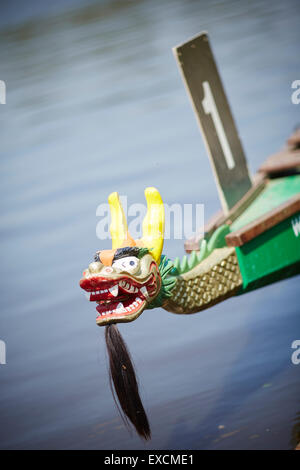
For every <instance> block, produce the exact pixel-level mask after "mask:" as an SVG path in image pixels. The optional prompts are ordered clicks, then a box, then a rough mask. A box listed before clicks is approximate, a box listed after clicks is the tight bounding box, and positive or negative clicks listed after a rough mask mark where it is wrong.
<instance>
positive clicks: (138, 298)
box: [80, 272, 157, 325]
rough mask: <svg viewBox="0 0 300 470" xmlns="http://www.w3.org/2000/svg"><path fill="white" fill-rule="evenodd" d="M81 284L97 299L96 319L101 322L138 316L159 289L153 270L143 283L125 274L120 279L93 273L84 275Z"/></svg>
mask: <svg viewBox="0 0 300 470" xmlns="http://www.w3.org/2000/svg"><path fill="white" fill-rule="evenodd" d="M80 287H82V289H84V290H86V291H87V292H89V293H90V301H91V302H97V303H98V305H97V307H96V310H97V312H98V316H97V319H96V322H97V324H98V325H100V324H107V323H113V320H116V321H131V320H134V319H135V318H137V316H138V315H139V314H140V313H142V311H143V310H144V308H145V305H146V303H147V301H149V298H150V297H153V296H154V294H155V293H156V291H157V279H156V276H155V275H154V273H153V272H151V275H150V276H149V278H148V279H147V281H146V282H144V283H139V282H138V281H136V280H134V279H133V278H131V277H129V276H125V275H124V276H120V277H118V278H117V279H111V278H110V279H108V278H107V277H103V276H99V275H98V276H97V275H94V276H91V277H87V278H86V277H84V278H82V279H81V280H80Z"/></svg>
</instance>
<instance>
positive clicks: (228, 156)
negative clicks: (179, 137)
mask: <svg viewBox="0 0 300 470" xmlns="http://www.w3.org/2000/svg"><path fill="white" fill-rule="evenodd" d="M202 85H203V89H204V99H203V100H202V106H203V109H204V111H205V114H210V115H211V117H212V120H213V122H214V125H215V128H216V132H217V135H218V138H219V141H220V144H221V147H222V150H223V153H224V156H225V160H226V163H227V166H228V168H229V170H232V168H234V167H235V162H234V159H233V156H232V153H231V149H230V147H229V143H228V140H227V137H226V134H225V131H224V127H223V124H222V122H221V119H220V116H219V113H218V109H217V106H216V103H215V100H214V97H213V94H212V92H211V89H210V85H209V83H208V82H203V83H202Z"/></svg>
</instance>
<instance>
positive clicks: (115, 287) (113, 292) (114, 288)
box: [109, 284, 119, 297]
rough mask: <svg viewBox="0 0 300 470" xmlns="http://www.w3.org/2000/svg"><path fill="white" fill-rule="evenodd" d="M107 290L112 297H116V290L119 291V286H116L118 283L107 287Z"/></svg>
mask: <svg viewBox="0 0 300 470" xmlns="http://www.w3.org/2000/svg"><path fill="white" fill-rule="evenodd" d="M109 292H110V293H111V294H112V295H113V296H114V297H117V295H118V292H119V286H118V284H116V285H115V286H113V287H111V288H110V289H109Z"/></svg>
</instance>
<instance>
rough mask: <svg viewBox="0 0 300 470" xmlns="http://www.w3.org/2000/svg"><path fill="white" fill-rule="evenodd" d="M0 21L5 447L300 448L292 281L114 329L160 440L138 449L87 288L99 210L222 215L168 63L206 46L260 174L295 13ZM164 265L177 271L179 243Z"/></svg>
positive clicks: (292, 49)
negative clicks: (200, 38)
mask: <svg viewBox="0 0 300 470" xmlns="http://www.w3.org/2000/svg"><path fill="white" fill-rule="evenodd" d="M4 5H5V8H3V7H1V8H2V10H3V11H2V14H1V18H0V79H1V80H5V82H6V86H7V104H6V105H0V132H1V158H0V172H1V173H0V174H1V185H0V204H1V226H0V239H1V265H0V267H1V285H0V290H1V296H0V305H1V317H0V339H2V340H4V341H5V342H6V346H7V364H6V365H1V366H0V422H1V426H0V447H1V448H26V449H27V448H68V449H76V448H90V449H93V448H94V449H101V448H103V449H122V448H128V449H132V448H152V447H153V448H156V449H158V448H162V449H167V448H173V449H181V448H182V449H197V448H206V449H229V448H283V449H289V448H293V447H295V444H296V442H297V441H299V440H300V365H299V366H296V365H293V364H292V362H291V354H292V349H291V344H292V342H293V341H294V340H295V339H300V319H299V302H298V294H299V277H297V278H294V279H291V280H288V281H283V282H280V283H278V284H276V285H273V286H270V287H267V288H264V289H261V290H259V291H257V292H253V293H251V294H247V295H245V296H241V297H239V298H235V299H231V300H228V301H226V302H224V303H222V304H220V305H217V306H215V307H214V308H212V309H210V310H207V311H204V312H202V313H199V314H196V315H193V316H189V317H183V318H181V317H180V316H176V315H172V314H170V313H168V312H166V311H164V310H162V309H157V310H149V311H146V312H144V313H143V315H142V316H141V317H140V318H139V319H138V320H137V321H136V322H134V323H131V324H130V323H129V324H124V325H121V326H120V330H121V332H122V334H123V335H124V338H125V339H126V341H127V343H128V345H129V347H130V350H131V353H132V356H133V358H134V361H135V364H136V367H137V369H138V372H139V378H140V383H141V392H142V395H143V400H144V404H145V407H146V409H147V411H148V414H149V418H150V421H151V425H152V430H153V431H152V432H153V439H152V441H151V442H150V443H149V444H143V443H142V442H141V441H140V439H139V438H137V437H135V435H132V436H131V435H130V434H128V432H127V430H126V429H125V428H124V426H123V423H122V421H121V419H120V417H119V415H118V413H117V411H116V409H115V405H114V402H113V399H112V396H111V392H110V389H109V384H108V377H107V363H106V355H105V347H104V339H103V330H101V329H99V328H97V327H96V325H95V311H94V306H92V305H90V304H89V303H88V302H87V301H86V299H85V298H84V296H83V294H82V292H81V291H80V289H79V287H78V280H79V278H80V276H81V273H82V270H83V268H85V267H86V266H87V264H88V263H89V262H90V260H91V259H92V256H93V253H94V252H95V251H96V250H97V249H99V248H109V247H110V241H109V240H105V241H101V240H99V239H97V237H96V224H97V222H98V220H99V217H97V216H96V208H97V206H98V204H100V203H102V202H105V201H106V198H107V195H108V194H109V193H110V192H111V191H113V190H118V191H119V193H121V194H124V195H127V196H128V200H129V202H144V199H143V198H144V196H143V190H144V188H145V187H146V186H149V185H151V186H152V185H154V186H157V187H158V188H159V189H160V191H161V194H162V196H163V198H164V201H165V202H166V203H169V204H172V203H174V202H180V203H197V202H200V203H204V204H205V216H206V218H208V217H209V216H210V215H212V214H213V213H214V212H215V211H216V210H218V209H219V202H218V196H217V191H216V187H215V183H214V179H213V176H212V172H211V169H210V166H209V162H208V158H207V156H206V152H205V149H204V145H203V142H202V139H201V136H200V134H199V131H198V128H197V124H196V120H195V118H194V115H193V112H192V109H191V106H190V103H189V101H188V98H187V95H186V92H185V89H184V86H183V84H182V80H181V77H180V74H179V71H178V69H177V65H176V63H175V60H174V57H173V55H172V51H171V48H172V47H173V46H175V45H177V44H179V43H181V42H183V41H185V40H186V39H188V38H189V37H191V36H193V35H195V34H196V33H198V32H199V31H201V30H207V31H208V33H209V35H210V38H211V42H212V47H213V50H214V53H215V55H216V58H217V62H218V65H219V68H220V71H221V75H222V78H223V81H224V85H225V88H226V92H227V94H228V97H229V100H230V103H231V105H232V109H233V113H234V116H235V119H236V122H237V124H238V128H239V132H240V134H241V138H242V141H243V143H244V147H245V151H246V154H247V157H248V160H249V166H250V169H251V171H252V172H254V171H255V170H256V169H257V167H258V166H259V164H260V163H261V162H262V160H263V159H264V158H265V157H266V156H267V155H269V154H271V153H273V152H275V151H277V150H278V149H279V148H280V147H282V145H283V143H284V141H285V139H286V137H287V136H288V135H289V134H290V132H291V130H292V129H293V127H294V126H295V125H296V124H297V122H298V123H299V121H300V119H299V106H298V107H297V105H293V104H292V103H291V99H290V96H291V83H292V81H293V80H296V79H299V78H300V77H299V40H300V34H299V24H298V22H299V13H300V11H299V2H298V1H296V0H295V1H292V0H288V1H286V2H279V1H276V0H275V1H273V2H267V1H253V2H247V1H216V0H215V1H214V0H213V1H210V2H204V1H203V2H202V1H191V0H190V1H187V0H186V1H171V0H170V1H164V2H151V1H110V2H104V1H98V2H95V3H92V2H89V1H83V0H82V1H81V0H77V1H71V0H64V1H63V2H59V1H54V2H49V5H47V4H46V2H38V1H37V0H36V1H33V0H31V1H28V2H22V1H21V0H19V1H17V0H12V1H10V2H4ZM164 252H165V253H166V254H168V255H169V256H170V257H174V256H176V255H182V254H183V242H182V241H181V240H167V241H166V243H165V248H164Z"/></svg>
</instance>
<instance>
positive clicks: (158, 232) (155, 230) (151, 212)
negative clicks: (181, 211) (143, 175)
mask: <svg viewBox="0 0 300 470" xmlns="http://www.w3.org/2000/svg"><path fill="white" fill-rule="evenodd" d="M145 196H146V200H147V214H146V216H145V218H144V221H143V238H142V239H141V240H140V241H141V243H142V244H143V246H145V247H147V248H149V249H150V248H152V251H151V255H152V256H153V258H154V259H155V261H156V262H157V263H158V264H159V262H160V257H161V253H162V249H163V244H164V229H165V210H164V204H163V201H162V198H161V195H160V194H159V192H158V190H157V189H156V188H146V189H145Z"/></svg>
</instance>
